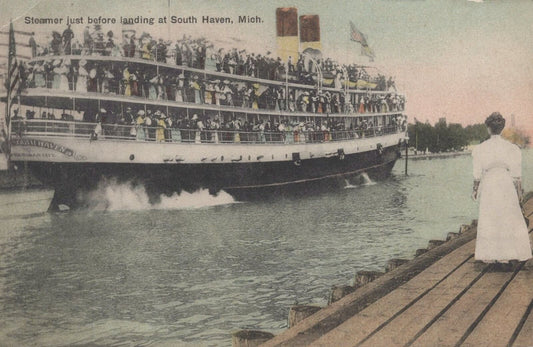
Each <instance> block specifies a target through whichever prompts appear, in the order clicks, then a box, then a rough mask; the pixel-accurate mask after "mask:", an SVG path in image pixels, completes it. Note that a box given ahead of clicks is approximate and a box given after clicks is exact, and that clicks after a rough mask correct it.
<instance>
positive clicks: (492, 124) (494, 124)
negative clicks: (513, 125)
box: [485, 112, 505, 135]
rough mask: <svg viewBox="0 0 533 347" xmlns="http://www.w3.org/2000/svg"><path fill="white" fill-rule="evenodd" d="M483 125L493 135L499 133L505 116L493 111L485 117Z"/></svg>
mask: <svg viewBox="0 0 533 347" xmlns="http://www.w3.org/2000/svg"><path fill="white" fill-rule="evenodd" d="M485 125H486V126H487V127H488V128H489V129H490V131H491V133H492V134H494V135H499V134H500V133H501V132H502V130H503V128H504V127H505V118H503V116H502V115H501V114H500V112H493V113H492V114H491V115H490V116H488V117H487V119H485Z"/></svg>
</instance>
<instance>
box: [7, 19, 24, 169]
mask: <svg viewBox="0 0 533 347" xmlns="http://www.w3.org/2000/svg"><path fill="white" fill-rule="evenodd" d="M8 45H9V47H8V51H9V53H8V58H7V59H8V60H7V79H6V90H7V98H6V113H5V119H4V122H5V129H6V131H7V134H5V138H6V144H7V148H6V157H7V160H8V165H9V160H10V158H11V105H12V101H13V100H12V99H13V91H14V90H15V89H16V88H17V86H18V85H19V83H20V81H19V77H20V76H19V67H18V63H17V56H16V54H17V53H16V46H15V31H14V30H13V22H12V21H10V22H9V43H8Z"/></svg>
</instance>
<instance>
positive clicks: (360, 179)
mask: <svg viewBox="0 0 533 347" xmlns="http://www.w3.org/2000/svg"><path fill="white" fill-rule="evenodd" d="M355 181H356V183H355V184H352V183H351V182H350V181H349V180H347V179H345V180H344V183H345V185H344V189H352V188H358V187H361V186H372V185H374V184H376V182H374V181H372V180H371V179H370V177H369V176H368V174H367V173H366V172H363V173H362V174H360V175H358V176H357V177H356V178H355Z"/></svg>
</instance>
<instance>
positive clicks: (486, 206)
mask: <svg viewBox="0 0 533 347" xmlns="http://www.w3.org/2000/svg"><path fill="white" fill-rule="evenodd" d="M485 124H486V125H487V128H488V131H489V134H490V135H491V137H490V139H488V140H487V141H485V142H483V143H481V144H480V145H478V146H476V148H475V149H474V150H473V152H472V156H473V167H474V189H473V192H472V198H473V199H474V200H478V199H479V220H478V226H477V239H476V251H475V259H476V260H478V261H482V262H485V263H510V262H511V263H512V262H515V261H526V260H528V259H530V258H531V257H532V255H531V245H530V242H529V235H528V230H527V226H526V224H525V221H524V217H523V215H522V212H521V209H520V204H519V201H520V200H521V198H522V184H521V171H522V168H521V165H522V155H521V153H520V149H519V148H518V147H517V146H516V145H513V144H511V143H510V142H507V141H505V140H504V139H502V138H501V137H500V133H501V131H502V130H503V128H504V126H505V119H504V118H503V117H502V115H501V114H499V113H498V112H495V113H493V114H491V115H490V116H489V117H488V118H487V119H486V120H485Z"/></svg>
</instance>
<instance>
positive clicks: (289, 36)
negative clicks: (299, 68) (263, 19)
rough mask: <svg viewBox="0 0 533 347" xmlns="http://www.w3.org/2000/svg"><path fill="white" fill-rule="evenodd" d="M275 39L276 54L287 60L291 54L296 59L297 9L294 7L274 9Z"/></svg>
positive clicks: (294, 60)
mask: <svg viewBox="0 0 533 347" xmlns="http://www.w3.org/2000/svg"><path fill="white" fill-rule="evenodd" d="M276 41H277V46H278V56H279V57H281V59H283V61H287V59H288V58H289V56H292V61H293V63H295V62H296V61H297V60H298V10H297V9H296V8H295V7H280V8H277V9H276Z"/></svg>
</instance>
